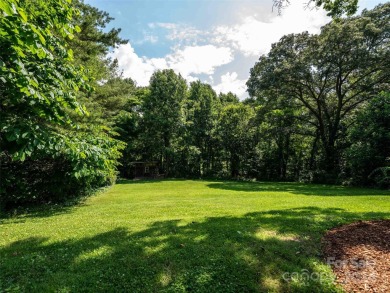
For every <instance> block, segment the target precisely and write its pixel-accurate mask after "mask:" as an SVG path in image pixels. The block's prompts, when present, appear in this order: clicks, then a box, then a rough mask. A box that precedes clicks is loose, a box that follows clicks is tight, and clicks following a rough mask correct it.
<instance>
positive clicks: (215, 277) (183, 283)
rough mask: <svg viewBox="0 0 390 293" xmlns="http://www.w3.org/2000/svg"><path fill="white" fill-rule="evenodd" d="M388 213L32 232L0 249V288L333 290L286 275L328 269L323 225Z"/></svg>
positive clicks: (315, 213) (264, 215) (296, 214)
mask: <svg viewBox="0 0 390 293" xmlns="http://www.w3.org/2000/svg"><path fill="white" fill-rule="evenodd" d="M386 217H387V218H388V217H390V213H362V214H357V213H348V212H346V211H344V210H342V209H321V208H316V207H306V208H300V209H288V210H275V211H268V212H259V213H250V214H246V215H245V216H242V217H215V218H207V219H206V220H205V221H203V222H192V223H189V224H183V223H182V222H181V221H180V220H170V221H162V222H155V223H154V224H152V225H151V226H150V227H149V228H148V229H145V230H143V231H140V232H131V231H129V230H127V229H125V228H117V229H113V230H111V231H108V232H105V233H101V234H97V235H95V236H93V237H85V238H82V239H70V240H64V241H58V242H52V241H51V239H48V238H39V237H30V238H26V239H23V240H21V241H17V242H13V243H11V244H9V245H7V246H6V247H3V248H1V249H0V291H6V292H7V290H9V291H13V290H14V291H22V292H46V291H50V292H53V291H56V292H57V291H85V292H156V291H158V292H189V291H191V292H224V293H225V292H268V291H273V292H334V291H336V288H335V287H334V285H333V284H332V280H331V278H329V279H328V278H322V279H307V280H306V279H302V278H299V277H298V278H297V279H294V280H288V278H287V279H286V280H284V278H283V276H286V273H287V274H291V273H293V272H298V273H300V272H302V271H303V270H308V271H309V272H316V273H322V274H324V275H325V276H328V277H330V276H331V274H330V269H329V268H328V267H326V266H325V265H323V264H321V255H320V251H321V247H320V239H321V237H322V235H323V234H324V232H325V230H327V229H329V228H331V227H334V226H337V225H340V224H342V223H347V222H351V221H355V220H359V219H362V220H363V219H372V218H386ZM324 275H323V276H324Z"/></svg>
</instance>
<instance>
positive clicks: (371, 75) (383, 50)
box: [247, 4, 390, 173]
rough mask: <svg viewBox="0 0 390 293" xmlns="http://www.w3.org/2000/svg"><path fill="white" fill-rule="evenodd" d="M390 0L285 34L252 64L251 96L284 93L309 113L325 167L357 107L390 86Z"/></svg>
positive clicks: (331, 165)
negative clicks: (316, 30) (315, 31)
mask: <svg viewBox="0 0 390 293" xmlns="http://www.w3.org/2000/svg"><path fill="white" fill-rule="evenodd" d="M389 11H390V4H385V5H380V6H378V7H377V8H376V9H374V10H371V11H364V12H363V13H362V15H361V16H359V17H353V18H347V19H343V20H340V21H337V22H335V21H333V22H331V23H330V24H328V25H326V26H325V27H323V28H322V30H321V34H320V35H309V34H308V33H302V34H296V35H294V34H292V35H287V36H284V37H283V38H282V39H281V40H280V41H279V42H278V43H276V44H274V45H273V46H272V49H271V51H270V53H269V54H268V55H266V56H262V57H260V61H259V62H258V63H257V64H256V65H255V67H254V68H252V69H251V76H250V79H249V80H248V83H247V85H248V90H249V93H250V95H251V96H253V97H258V98H261V99H273V98H274V97H275V96H280V95H283V96H284V97H286V98H287V99H290V100H291V101H292V102H294V103H296V105H297V106H301V107H302V109H305V110H306V111H307V113H308V114H309V119H308V120H307V123H309V124H311V125H313V126H314V127H315V129H316V134H317V135H318V137H319V140H320V141H321V143H322V144H321V145H322V149H323V152H324V166H323V168H324V170H325V171H326V172H328V173H335V172H337V166H338V159H339V154H340V150H341V149H342V147H343V146H342V145H341V142H342V140H341V139H340V137H342V135H343V133H344V131H345V129H346V128H348V126H349V125H350V123H351V119H352V118H353V114H354V112H355V111H356V110H358V109H359V107H361V106H363V105H364V103H365V102H366V101H368V100H370V99H371V98H372V97H374V96H376V94H377V93H378V92H379V91H380V90H381V89H384V88H386V87H387V86H388V82H389V76H390V73H389V70H388V68H389V66H390V61H389V60H390V50H389V42H388V35H389V31H390V26H389V23H390V20H389V16H390V13H389Z"/></svg>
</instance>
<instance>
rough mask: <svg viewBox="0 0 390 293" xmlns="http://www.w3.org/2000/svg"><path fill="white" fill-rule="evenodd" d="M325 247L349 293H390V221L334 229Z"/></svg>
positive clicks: (327, 260) (357, 223)
mask: <svg viewBox="0 0 390 293" xmlns="http://www.w3.org/2000/svg"><path fill="white" fill-rule="evenodd" d="M323 246H324V255H325V261H326V262H327V263H328V264H330V265H331V266H332V269H333V272H334V273H335V275H336V282H337V283H338V284H340V285H341V286H342V287H343V289H344V290H345V291H346V292H386V293H387V292H390V220H377V221H359V222H356V223H352V224H349V225H345V226H341V227H337V228H334V229H332V230H330V231H328V232H327V233H326V235H325V236H324V238H323Z"/></svg>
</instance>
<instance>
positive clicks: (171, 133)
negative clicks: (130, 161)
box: [142, 69, 187, 175]
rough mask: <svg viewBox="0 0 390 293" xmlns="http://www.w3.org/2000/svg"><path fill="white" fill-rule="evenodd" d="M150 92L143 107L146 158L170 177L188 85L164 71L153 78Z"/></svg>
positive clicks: (172, 72) (182, 120)
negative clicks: (154, 162)
mask: <svg viewBox="0 0 390 293" xmlns="http://www.w3.org/2000/svg"><path fill="white" fill-rule="evenodd" d="M149 88H150V93H149V94H148V95H146V96H145V97H144V100H143V104H142V112H143V125H144V132H145V134H144V138H145V140H144V143H145V146H146V148H147V149H148V153H149V158H150V159H152V158H153V159H156V160H158V161H160V163H161V166H162V168H163V171H164V172H165V173H166V174H167V175H169V174H170V172H171V171H172V164H173V163H174V162H173V160H174V153H175V152H174V143H175V141H176V140H177V139H178V138H179V137H180V134H181V131H182V130H183V126H184V116H183V102H184V100H185V98H186V95H187V84H186V81H185V79H184V78H182V77H181V76H180V75H177V74H176V73H175V72H174V71H173V70H171V69H169V70H168V69H166V70H161V71H160V70H159V71H156V72H155V73H154V74H153V75H152V77H151V78H150V86H149Z"/></svg>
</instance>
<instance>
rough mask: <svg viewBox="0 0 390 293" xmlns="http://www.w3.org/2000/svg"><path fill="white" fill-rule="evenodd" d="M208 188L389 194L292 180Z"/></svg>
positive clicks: (299, 192) (329, 193)
mask: <svg viewBox="0 0 390 293" xmlns="http://www.w3.org/2000/svg"><path fill="white" fill-rule="evenodd" d="M207 186H208V187H209V188H215V189H223V190H232V191H245V192H290V193H294V194H304V195H315V196H372V195H379V196H383V195H386V196H390V191H389V190H381V189H366V188H356V187H344V186H337V185H319V184H303V183H297V182H296V183H294V182H245V181H223V182H215V183H210V184H207Z"/></svg>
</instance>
